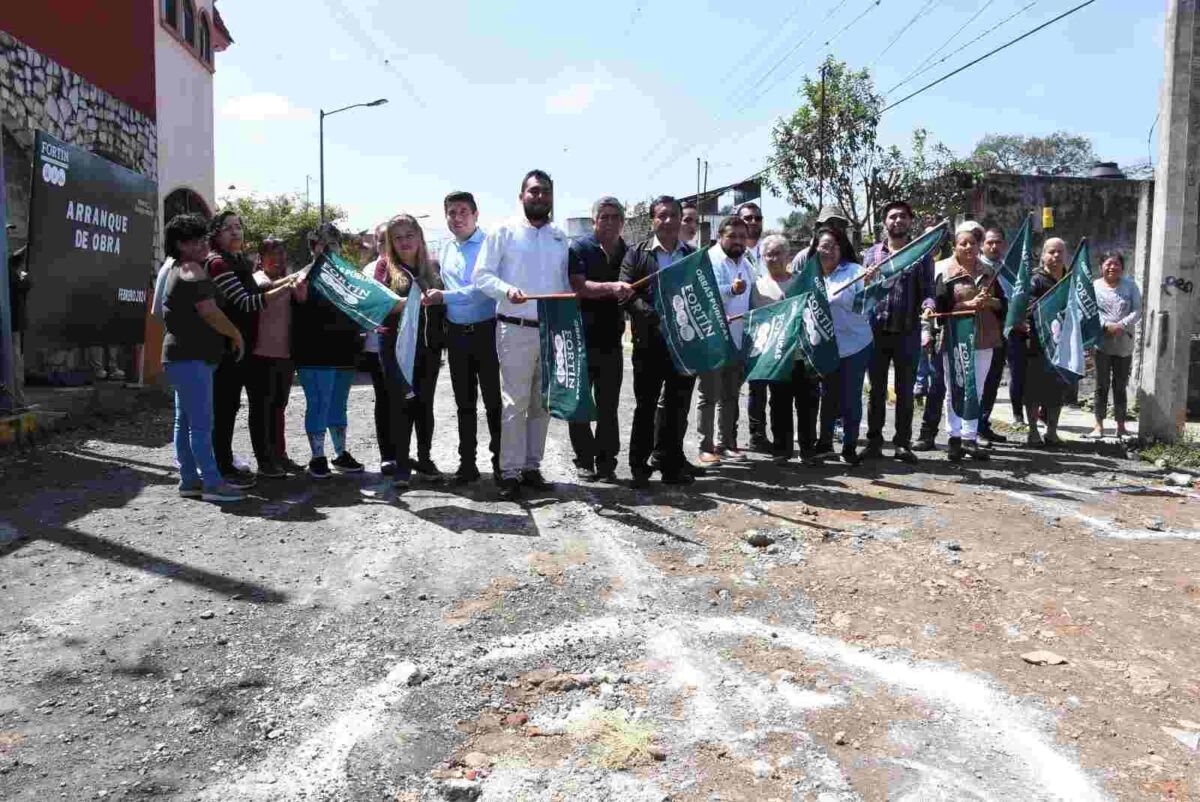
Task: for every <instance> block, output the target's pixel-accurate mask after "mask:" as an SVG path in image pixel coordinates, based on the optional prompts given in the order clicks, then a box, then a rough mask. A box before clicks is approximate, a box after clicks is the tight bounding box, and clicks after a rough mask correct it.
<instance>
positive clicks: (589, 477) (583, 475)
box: [575, 465, 599, 482]
mask: <svg viewBox="0 0 1200 802" xmlns="http://www.w3.org/2000/svg"><path fill="white" fill-rule="evenodd" d="M575 476H576V477H578V478H579V480H580V481H583V482H594V481H596V479H597V478H598V477H599V474H598V473H596V469H595V468H593V467H591V466H589V465H576V466H575Z"/></svg>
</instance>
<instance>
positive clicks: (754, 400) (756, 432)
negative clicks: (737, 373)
mask: <svg viewBox="0 0 1200 802" xmlns="http://www.w3.org/2000/svg"><path fill="white" fill-rule="evenodd" d="M738 217H740V218H741V219H742V221H743V222H744V223H745V224H746V261H747V262H749V263H750V266H751V267H752V268H753V275H752V278H751V282H750V283H751V284H753V283H754V282H755V281H757V280H758V279H760V278H762V277H763V276H766V275H769V272H768V271H767V268H766V265H765V264H764V263H763V259H762V251H761V247H760V245H759V239H760V238H761V237H762V230H763V215H762V209H761V208H759V205H758V204H757V203H743V204H742V205H741V206H739V207H738ZM746 419H747V420H748V421H749V423H750V450H751V451H761V452H763V453H764V454H769V453H771V441H770V439H769V438H768V437H767V385H766V382H751V384H750V389H749V390H748V392H747V399H746Z"/></svg>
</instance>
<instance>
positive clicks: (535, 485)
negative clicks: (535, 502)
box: [521, 470, 554, 490]
mask: <svg viewBox="0 0 1200 802" xmlns="http://www.w3.org/2000/svg"><path fill="white" fill-rule="evenodd" d="M521 485H522V486H524V487H528V488H529V489H530V490H553V489H554V485H553V484H551V483H550V482H547V481H546V477H544V476H542V472H541V471H536V470H535V471H521Z"/></svg>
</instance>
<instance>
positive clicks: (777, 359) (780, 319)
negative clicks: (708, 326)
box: [742, 297, 804, 382]
mask: <svg viewBox="0 0 1200 802" xmlns="http://www.w3.org/2000/svg"><path fill="white" fill-rule="evenodd" d="M803 326H804V299H802V298H799V297H793V298H785V299H784V300H782V301H779V302H778V303H773V304H769V305H767V306H760V307H759V308H757V309H751V310H750V311H749V312H747V313H746V326H745V333H744V334H743V335H742V338H743V342H742V349H743V350H744V351H745V352H746V381H770V382H785V381H790V380H791V378H792V369H793V368H794V367H795V364H796V346H797V345H798V344H799V343H800V340H801V339H802V337H803V335H804V333H803V330H802V329H803Z"/></svg>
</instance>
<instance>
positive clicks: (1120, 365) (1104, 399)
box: [1093, 350, 1133, 423]
mask: <svg viewBox="0 0 1200 802" xmlns="http://www.w3.org/2000/svg"><path fill="white" fill-rule="evenodd" d="M1095 360H1096V394H1095V396H1094V398H1093V401H1094V404H1093V407H1094V409H1095V412H1096V420H1104V416H1105V414H1106V413H1107V412H1108V388H1109V386H1110V383H1111V386H1112V396H1113V417H1114V418H1116V421H1117V423H1124V422H1125V414H1126V406H1127V401H1128V399H1127V398H1126V396H1127V392H1126V391H1127V390H1128V388H1129V369H1130V368H1131V367H1133V357H1132V356H1112V355H1111V354H1106V353H1104V352H1103V351H1099V350H1097V351H1096V354H1095Z"/></svg>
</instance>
